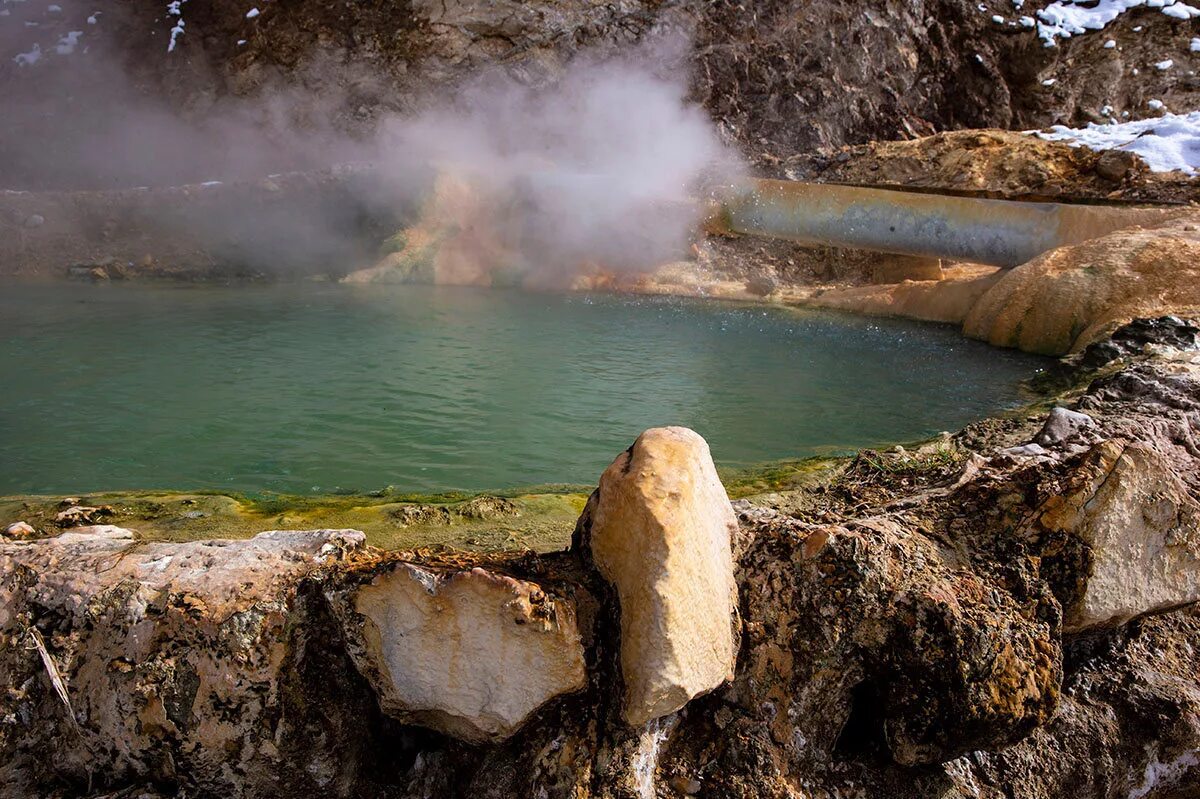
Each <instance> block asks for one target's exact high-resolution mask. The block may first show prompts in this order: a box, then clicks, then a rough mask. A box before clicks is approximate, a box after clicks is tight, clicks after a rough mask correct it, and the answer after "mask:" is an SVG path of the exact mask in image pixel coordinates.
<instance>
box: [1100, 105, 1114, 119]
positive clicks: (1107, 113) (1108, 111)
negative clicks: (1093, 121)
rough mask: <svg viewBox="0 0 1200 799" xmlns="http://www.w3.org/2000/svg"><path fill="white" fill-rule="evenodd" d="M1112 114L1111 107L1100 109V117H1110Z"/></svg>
mask: <svg viewBox="0 0 1200 799" xmlns="http://www.w3.org/2000/svg"><path fill="white" fill-rule="evenodd" d="M1112 114H1113V107H1112V106H1111V105H1106V106H1104V107H1103V108H1101V109H1100V115H1101V116H1106V117H1110V116H1112Z"/></svg>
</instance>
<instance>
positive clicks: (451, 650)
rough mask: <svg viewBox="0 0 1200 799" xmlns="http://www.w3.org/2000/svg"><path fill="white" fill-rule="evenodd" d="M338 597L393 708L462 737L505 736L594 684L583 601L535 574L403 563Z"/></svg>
mask: <svg viewBox="0 0 1200 799" xmlns="http://www.w3.org/2000/svg"><path fill="white" fill-rule="evenodd" d="M332 599H333V602H334V605H335V607H337V608H338V610H339V615H341V616H342V618H343V619H344V620H345V625H346V628H347V634H348V636H349V638H350V640H351V642H352V647H351V653H352V655H353V657H354V660H355V663H356V664H357V665H358V668H359V670H360V671H361V672H362V673H363V675H364V676H366V677H367V679H368V681H369V682H370V683H371V685H372V686H373V687H374V688H375V690H376V692H377V693H378V696H379V701H380V704H381V706H382V707H383V709H384V712H386V713H388V714H389V715H392V716H394V717H396V718H399V719H402V720H404V721H407V722H410V723H416V724H421V725H423V726H426V727H430V728H432V729H435V730H438V731H439V732H443V733H446V734H447V735H452V736H454V737H456V738H460V739H462V740H466V741H472V742H485V741H498V740H503V739H504V738H507V737H508V736H510V735H512V734H513V733H514V732H516V730H518V729H519V728H520V727H521V725H522V724H523V723H524V722H525V721H526V719H528V718H529V717H530V715H531V714H533V713H534V712H535V711H537V710H538V709H539V708H540V707H542V706H543V705H545V704H546V703H547V702H549V701H551V700H552V699H554V698H555V697H558V696H560V695H562V694H567V693H571V692H573V691H578V690H580V689H582V688H583V687H584V686H585V684H586V682H587V677H586V672H585V667H584V650H583V643H582V637H581V635H580V630H579V624H578V621H577V615H576V610H575V607H574V605H573V604H572V603H571V602H570V601H567V600H565V599H563V598H561V597H555V596H552V595H551V594H549V593H547V592H546V591H545V590H544V589H543V588H542V587H541V586H539V585H537V584H535V583H532V582H528V581H526V580H518V579H514V578H512V577H508V576H505V575H502V574H497V573H494V572H490V571H487V570H484V569H482V568H473V569H470V570H465V571H456V572H454V571H452V572H445V571H440V570H433V569H429V568H425V567H422V566H419V565H416V564H411V563H396V564H394V565H393V566H392V567H389V568H387V569H385V570H382V571H380V572H378V573H377V574H375V575H374V576H373V577H372V578H371V579H370V580H369V582H366V583H364V584H362V585H355V586H353V587H350V588H348V589H339V590H337V591H335V592H333V595H332Z"/></svg>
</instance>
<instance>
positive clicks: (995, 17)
mask: <svg viewBox="0 0 1200 799" xmlns="http://www.w3.org/2000/svg"><path fill="white" fill-rule="evenodd" d="M992 22H995V23H996V24H997V25H1003V24H1004V17H1002V16H1000V15H999V14H993V15H992Z"/></svg>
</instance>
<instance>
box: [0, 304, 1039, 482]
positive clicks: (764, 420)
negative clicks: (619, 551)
mask: <svg viewBox="0 0 1200 799" xmlns="http://www.w3.org/2000/svg"><path fill="white" fill-rule="evenodd" d="M1042 364H1043V361H1042V360H1041V359H1037V358H1033V357H1030V356H1025V355H1021V354H1018V353H1014V352H1011V351H1003V350H997V349H992V348H990V347H987V346H985V345H983V344H980V343H977V342H972V341H966V340H964V339H962V338H961V337H960V336H959V335H958V334H957V333H956V332H955V331H953V330H951V329H948V328H942V327H936V326H930V325H917V324H908V323H902V322H891V321H881V320H877V319H874V320H872V319H862V318H855V317H849V316H841V315H834V314H826V313H818V312H811V313H810V312H801V313H797V312H793V311H787V310H783V309H764V308H761V307H752V306H745V305H730V304H722V303H715V302H705V301H694V300H678V299H657V298H656V299H648V298H622V297H612V296H583V295H570V296H563V295H548V294H528V293H519V292H508V291H487V290H479V289H466V288H450V287H425V286H396V287H380V286H353V287H351V286H336V285H317V284H313V285H287V286H264V287H246V286H239V287H235V288H214V287H203V288H197V287H169V288H163V287H147V286H137V285H104V286H90V285H67V286H61V285H60V286H22V285H17V286H14V285H5V286H0V494H16V493H75V492H90V491H100V490H117V489H150V488H156V489H157V488H162V489H202V488H203V489H224V490H236V491H249V492H257V491H281V492H290V493H307V492H334V491H346V490H363V491H366V490H373V489H378V488H382V487H384V486H387V485H394V486H396V487H397V488H398V489H401V490H405V491H421V492H436V491H443V490H452V489H463V490H485V489H501V488H507V487H517V486H526V485H534V484H540V483H559V482H571V483H583V484H589V483H594V481H595V480H596V478H597V477H598V476H599V473H600V472H601V470H602V469H603V468H604V467H605V466H606V465H607V464H608V463H609V462H610V461H611V460H612V459H613V457H614V456H615V455H616V454H617V453H618V452H620V451H621V450H622V449H624V448H625V447H627V446H628V445H629V444H630V442H631V441H632V440H633V439H634V438H635V437H636V436H637V434H638V433H639V432H641V431H642V430H644V429H645V428H647V427H652V426H656V425H666V424H678V425H687V426H688V427H692V428H695V429H696V430H697V431H699V432H700V433H701V434H702V435H704V436H705V437H706V438H707V439H708V441H709V444H710V446H711V448H712V451H713V454H714V457H715V458H716V460H717V462H718V463H719V464H722V465H726V466H735V467H736V466H741V465H749V464H754V463H762V462H765V461H770V460H776V459H782V458H791V457H800V456H807V455H812V454H818V453H827V452H834V451H844V450H848V449H852V448H859V447H863V446H871V445H881V444H886V443H891V442H896V441H908V440H912V439H916V438H920V437H923V436H928V435H932V434H936V433H937V432H938V431H940V430H947V429H949V430H952V429H955V428H957V427H960V426H961V425H963V424H965V423H967V422H969V421H972V420H974V419H977V418H980V417H983V416H985V415H987V414H989V413H992V412H994V411H997V410H1000V409H1002V408H1005V407H1008V406H1011V405H1013V404H1014V403H1016V402H1018V401H1019V394H1018V385H1017V384H1018V381H1020V380H1021V379H1023V378H1026V377H1029V376H1031V375H1032V374H1034V372H1035V371H1036V370H1037V369H1038V368H1039V366H1040V365H1042Z"/></svg>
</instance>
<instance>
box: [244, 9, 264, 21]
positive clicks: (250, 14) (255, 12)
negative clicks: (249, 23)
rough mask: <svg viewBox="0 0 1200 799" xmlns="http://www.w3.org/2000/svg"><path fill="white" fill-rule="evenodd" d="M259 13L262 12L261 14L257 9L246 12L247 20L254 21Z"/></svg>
mask: <svg viewBox="0 0 1200 799" xmlns="http://www.w3.org/2000/svg"><path fill="white" fill-rule="evenodd" d="M259 13H261V12H259V10H258V9H257V8H252V9H250V10H249V11H247V12H246V19H254V18H255V17H257V16H258V15H259Z"/></svg>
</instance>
